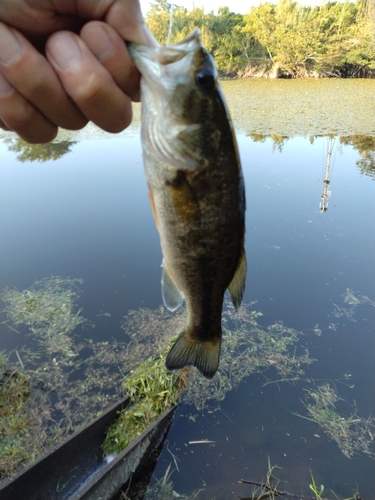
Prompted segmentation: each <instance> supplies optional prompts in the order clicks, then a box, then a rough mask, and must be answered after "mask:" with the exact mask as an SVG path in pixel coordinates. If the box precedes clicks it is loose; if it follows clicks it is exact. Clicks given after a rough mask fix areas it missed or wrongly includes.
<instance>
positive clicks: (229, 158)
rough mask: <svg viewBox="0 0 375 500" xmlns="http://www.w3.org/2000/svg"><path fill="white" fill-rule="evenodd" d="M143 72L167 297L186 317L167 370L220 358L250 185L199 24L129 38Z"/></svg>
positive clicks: (240, 265) (145, 134) (242, 270)
mask: <svg viewBox="0 0 375 500" xmlns="http://www.w3.org/2000/svg"><path fill="white" fill-rule="evenodd" d="M129 51H130V54H131V56H132V58H133V60H134V63H135V65H136V66H137V68H138V69H139V71H140V73H141V76H142V78H141V102H142V119H141V121H142V125H141V139H142V148H143V161H144V167H145V172H146V177H147V183H148V188H149V197H150V202H151V207H152V211H153V214H154V218H155V222H156V226H157V229H158V231H159V235H160V243H161V249H162V253H163V263H162V266H163V270H162V296H163V301H164V304H165V306H166V307H167V308H168V309H169V310H171V311H174V310H175V309H177V308H178V307H179V306H180V305H181V304H182V302H183V299H184V300H185V301H186V306H187V310H188V320H187V326H186V329H185V330H184V331H183V332H182V333H181V334H180V335H179V337H178V338H177V340H176V342H175V343H174V345H173V346H172V348H171V350H170V352H169V354H168V356H167V360H166V367H167V369H168V370H177V369H179V368H183V367H184V366H187V365H193V366H195V367H196V368H197V369H198V370H199V371H200V372H201V373H202V374H203V375H204V376H205V377H207V378H211V377H213V376H214V374H215V372H216V371H217V368H218V365H219V358H220V346H221V337H222V329H221V312H222V305H223V298H224V293H225V290H226V289H228V291H229V294H230V296H231V299H232V301H233V304H234V307H235V308H236V309H237V308H238V307H239V306H240V304H241V300H242V295H243V291H244V286H245V278H246V257H245V251H244V233H245V192H244V182H243V177H242V171H241V165H240V160H239V155H238V151H237V144H236V139H235V136H234V131H233V127H232V124H231V121H230V117H229V113H228V110H227V107H226V104H225V101H224V97H223V94H222V91H221V89H220V85H219V82H218V75H217V71H216V68H215V63H214V60H213V58H212V56H211V55H210V54H209V53H208V52H207V51H206V50H205V48H204V47H203V45H202V43H201V40H200V36H199V31H198V30H196V31H194V32H193V33H192V34H191V35H190V36H188V37H187V38H185V39H184V40H182V41H181V42H179V43H176V44H174V45H168V46H164V47H163V46H159V47H156V48H155V47H153V48H151V47H146V46H143V45H136V44H130V45H129Z"/></svg>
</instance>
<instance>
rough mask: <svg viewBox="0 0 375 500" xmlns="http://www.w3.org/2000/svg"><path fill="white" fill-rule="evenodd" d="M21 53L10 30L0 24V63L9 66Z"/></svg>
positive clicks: (19, 45)
mask: <svg viewBox="0 0 375 500" xmlns="http://www.w3.org/2000/svg"><path fill="white" fill-rule="evenodd" d="M21 52H22V46H21V44H20V42H19V41H18V40H17V38H16V36H15V35H14V33H13V32H12V30H10V29H9V28H8V27H7V26H5V24H3V23H0V61H1V62H2V63H4V64H11V63H12V62H14V61H15V60H16V59H17V58H18V57H19V56H20V54H21Z"/></svg>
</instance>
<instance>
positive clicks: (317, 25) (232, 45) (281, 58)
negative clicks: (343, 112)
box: [146, 0, 375, 78]
mask: <svg viewBox="0 0 375 500" xmlns="http://www.w3.org/2000/svg"><path fill="white" fill-rule="evenodd" d="M170 9H171V4H169V3H168V2H166V0H158V1H157V2H156V3H154V4H153V5H152V8H151V11H150V12H149V14H148V16H147V19H146V21H147V23H148V25H149V27H150V29H151V31H152V32H153V33H154V35H155V37H156V39H157V40H158V41H159V42H160V43H161V44H165V43H166V42H167V39H168V33H169V30H170V28H171V38H170V43H174V42H177V41H178V40H180V39H182V38H183V37H185V36H186V35H188V34H189V33H190V32H191V31H192V30H193V29H195V28H199V29H200V30H201V33H202V40H203V43H204V45H205V46H206V47H207V49H208V50H209V51H210V52H211V53H212V54H213V56H214V57H215V60H216V64H217V67H218V69H219V71H220V72H221V73H222V74H223V75H236V74H239V75H241V74H245V75H249V76H252V75H256V76H263V75H273V76H287V77H292V78H297V77H303V76H373V75H374V74H375V46H374V15H375V10H374V2H373V1H371V0H357V1H356V2H355V3H354V2H349V1H346V2H327V3H324V4H322V5H321V6H318V7H305V6H302V5H300V4H299V3H298V2H295V1H292V0H279V2H278V3H277V4H273V3H270V2H267V3H264V4H261V5H260V6H259V7H251V8H250V10H249V14H246V15H242V14H235V13H233V12H231V11H230V9H229V8H228V7H220V8H219V9H218V13H217V14H214V13H213V12H209V13H208V14H205V13H204V10H203V8H196V7H194V8H193V9H192V10H190V11H188V10H187V9H185V8H183V7H175V6H173V12H172V26H170V19H171V12H170Z"/></svg>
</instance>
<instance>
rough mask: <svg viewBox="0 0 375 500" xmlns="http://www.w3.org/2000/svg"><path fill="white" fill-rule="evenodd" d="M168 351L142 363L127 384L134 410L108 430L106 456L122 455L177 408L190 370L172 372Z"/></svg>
mask: <svg viewBox="0 0 375 500" xmlns="http://www.w3.org/2000/svg"><path fill="white" fill-rule="evenodd" d="M168 350H169V349H166V350H165V351H164V352H162V353H161V354H160V356H159V357H158V358H157V359H155V358H150V359H148V360H146V361H145V362H143V363H141V364H140V365H139V367H138V368H137V369H136V370H135V371H133V372H131V373H130V374H129V375H128V376H127V377H126V378H125V379H124V383H123V388H124V390H125V392H126V394H128V396H129V397H130V401H131V406H130V408H126V409H124V410H122V411H121V412H120V415H119V417H118V418H117V419H116V421H115V422H114V423H113V424H112V425H111V426H110V427H109V428H108V430H107V433H106V438H105V440H104V443H103V446H102V448H103V452H104V454H105V455H110V454H113V453H118V452H120V451H121V450H123V449H124V448H125V447H126V446H127V445H128V444H129V443H130V442H131V441H132V440H133V439H135V438H136V437H137V436H139V435H140V434H141V433H142V432H143V431H144V430H145V429H147V427H148V426H149V425H150V424H152V422H154V421H155V420H156V419H157V418H158V416H159V415H160V414H161V413H162V412H163V411H164V410H166V409H168V408H170V407H172V406H174V405H176V404H177V402H178V399H179V396H180V393H181V390H182V389H183V388H184V387H186V385H187V383H188V376H187V370H186V369H184V370H179V371H178V372H168V371H167V370H166V368H165V358H166V356H167V353H168Z"/></svg>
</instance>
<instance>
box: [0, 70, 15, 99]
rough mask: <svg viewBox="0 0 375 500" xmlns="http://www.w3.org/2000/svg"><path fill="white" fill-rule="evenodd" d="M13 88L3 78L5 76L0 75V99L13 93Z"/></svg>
mask: <svg viewBox="0 0 375 500" xmlns="http://www.w3.org/2000/svg"><path fill="white" fill-rule="evenodd" d="M13 90H14V88H13V87H12V85H11V84H10V83H9V82H8V80H7V79H6V78H5V76H3V75H0V97H6V96H8V95H10V94H11V93H12V92H13Z"/></svg>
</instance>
